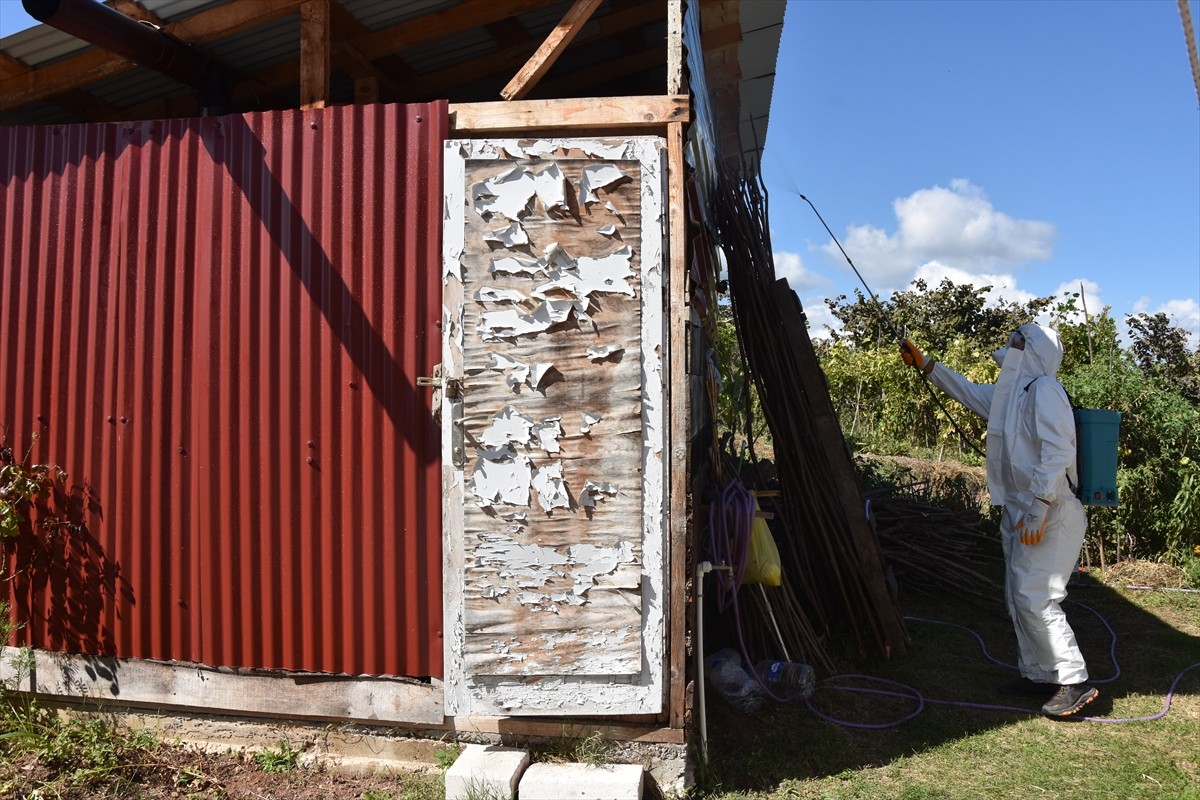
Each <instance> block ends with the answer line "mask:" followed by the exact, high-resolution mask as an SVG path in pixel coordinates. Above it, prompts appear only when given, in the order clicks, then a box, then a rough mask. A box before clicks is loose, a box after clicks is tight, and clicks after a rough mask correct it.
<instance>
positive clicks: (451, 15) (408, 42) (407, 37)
mask: <svg viewBox="0 0 1200 800" xmlns="http://www.w3.org/2000/svg"><path fill="white" fill-rule="evenodd" d="M545 5H546V0H505V1H504V2H498V0H466V2H463V3H459V4H458V5H456V6H453V7H452V8H448V9H446V10H445V11H439V12H437V13H435V14H426V15H425V16H423V17H418V18H416V19H414V20H409V21H408V22H402V23H400V24H399V25H393V26H392V27H390V28H385V29H383V30H381V31H375V32H374V33H371V34H368V35H367V36H363V37H361V38H358V39H355V40H354V46H355V48H357V49H358V51H359V52H360V53H362V54H363V56H364V57H366V58H368V59H370V60H371V61H374V60H375V59H377V58H382V57H383V56H386V55H391V54H392V53H398V52H400V51H401V50H404V49H405V48H407V47H412V46H413V45H417V44H423V43H425V42H432V41H436V40H437V39H441V38H443V37H446V36H453V35H454V34H456V33H462V32H463V31H467V30H471V29H472V28H478V27H481V26H484V25H487V24H488V23H490V22H495V21H497V20H501V19H505V18H507V17H511V16H514V15H516V14H523V13H525V12H526V11H532V10H534V9H538V8H543V7H544V6H545Z"/></svg>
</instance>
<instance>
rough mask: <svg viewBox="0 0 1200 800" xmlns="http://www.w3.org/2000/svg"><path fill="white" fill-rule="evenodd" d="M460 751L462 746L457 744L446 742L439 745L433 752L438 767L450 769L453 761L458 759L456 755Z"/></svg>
mask: <svg viewBox="0 0 1200 800" xmlns="http://www.w3.org/2000/svg"><path fill="white" fill-rule="evenodd" d="M461 753H462V748H461V747H460V746H459V745H457V744H448V745H444V746H442V747H439V748H438V749H437V751H436V752H435V754H434V755H435V756H436V757H437V765H438V769H440V770H448V769H450V767H451V766H453V764H454V762H455V761H457V760H458V757H459V755H460V754H461Z"/></svg>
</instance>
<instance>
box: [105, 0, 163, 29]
mask: <svg viewBox="0 0 1200 800" xmlns="http://www.w3.org/2000/svg"><path fill="white" fill-rule="evenodd" d="M112 6H113V8H115V9H116V10H117V11H120V12H121V13H122V14H124V15H125V16H127V17H130V18H131V19H136V20H137V21H138V22H149V23H151V24H153V25H157V26H158V27H160V28H161V27H163V21H162V19H161V18H160V17H159V16H158V15H157V14H155V13H154V12H153V11H149V10H147V9H146V7H145V6H143V5H142V4H141V3H139V2H137V0H113V4H112Z"/></svg>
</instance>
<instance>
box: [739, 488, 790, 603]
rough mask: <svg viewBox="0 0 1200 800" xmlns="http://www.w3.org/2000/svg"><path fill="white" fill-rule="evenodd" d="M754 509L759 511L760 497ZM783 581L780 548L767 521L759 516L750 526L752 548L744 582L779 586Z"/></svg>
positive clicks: (743, 577)
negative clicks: (776, 544)
mask: <svg viewBox="0 0 1200 800" xmlns="http://www.w3.org/2000/svg"><path fill="white" fill-rule="evenodd" d="M754 510H755V512H757V511H758V498H755V499H754ZM782 582H783V567H782V565H781V564H780V562H779V548H777V547H776V546H775V539H774V537H772V536H771V529H770V528H769V527H767V521H766V520H765V519H763V518H762V517H760V516H758V515H757V513H756V514H755V517H754V524H753V525H751V526H750V548H749V552H748V553H747V554H746V572H745V574H744V575H742V583H744V584H745V583H762V584H765V585H767V586H778V585H779V584H780V583H782Z"/></svg>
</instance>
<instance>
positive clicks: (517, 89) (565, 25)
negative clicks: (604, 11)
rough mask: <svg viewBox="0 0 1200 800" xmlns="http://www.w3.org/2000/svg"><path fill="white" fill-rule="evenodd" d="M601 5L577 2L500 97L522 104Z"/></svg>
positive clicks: (597, 1)
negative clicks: (521, 101)
mask: <svg viewBox="0 0 1200 800" xmlns="http://www.w3.org/2000/svg"><path fill="white" fill-rule="evenodd" d="M599 5H600V0H575V4H574V5H572V6H571V8H570V9H568V11H567V13H566V14H564V15H563V18H562V21H560V22H559V23H558V25H556V26H554V30H553V31H551V32H550V35H549V36H547V37H546V41H544V42H542V46H541V47H539V48H538V49H537V52H536V53H534V54H533V57H532V58H530V59H529V61H527V62H525V66H523V67H521V69H520V70H518V71H517V74H516V75H514V76H513V79H512V80H511V81H509V82H508V85H507V86H505V87H504V88H503V89H501V90H500V96H501V97H503V98H504V99H505V100H520V99H522V98H524V97H526V96H527V95H528V94H529V90H530V89H532V88H533V87H534V86H537V82H538V81H539V80H541V79H542V76H543V75H545V74H546V71H547V70H549V69H550V67H552V66H554V62H555V61H557V60H558V57H559V56H560V55H562V52H563V50H565V49H567V45H569V44H570V43H571V40H572V39H574V38H575V36H576V35H577V34H578V33H579V29H580V28H582V27H583V25H584V24H585V23H586V22H587V21H588V19H590V18H591V16H592V14H593V13H594V12H595V10H596V9H597V8H598V7H599Z"/></svg>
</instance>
